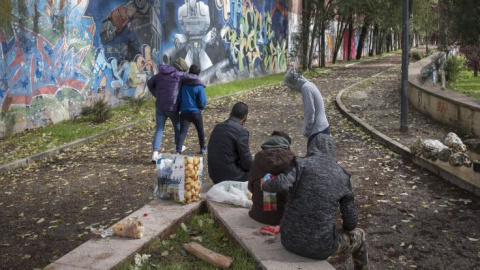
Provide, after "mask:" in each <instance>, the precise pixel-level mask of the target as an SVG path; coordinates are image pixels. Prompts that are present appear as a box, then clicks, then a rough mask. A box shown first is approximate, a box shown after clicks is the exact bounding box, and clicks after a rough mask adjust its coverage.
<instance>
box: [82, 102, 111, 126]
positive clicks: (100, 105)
mask: <svg viewBox="0 0 480 270" xmlns="http://www.w3.org/2000/svg"><path fill="white" fill-rule="evenodd" d="M80 114H81V115H82V116H83V117H85V118H87V119H88V120H90V121H92V122H93V123H96V124H100V123H103V122H105V121H107V120H108V119H110V118H111V117H112V115H113V114H112V107H111V106H110V105H108V104H107V103H106V102H105V101H103V100H98V101H96V102H95V103H94V104H93V105H92V106H85V107H83V108H82V111H81V112H80Z"/></svg>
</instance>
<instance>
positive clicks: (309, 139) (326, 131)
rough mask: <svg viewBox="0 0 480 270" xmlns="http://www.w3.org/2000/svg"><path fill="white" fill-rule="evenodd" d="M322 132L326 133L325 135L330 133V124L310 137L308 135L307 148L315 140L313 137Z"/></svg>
mask: <svg viewBox="0 0 480 270" xmlns="http://www.w3.org/2000/svg"><path fill="white" fill-rule="evenodd" d="M320 133H321V134H325V135H330V126H328V127H327V128H326V129H324V130H322V131H320V132H317V133H314V134H312V135H310V137H308V142H307V148H308V146H310V143H311V142H312V141H313V138H315V136H317V135H318V134H320Z"/></svg>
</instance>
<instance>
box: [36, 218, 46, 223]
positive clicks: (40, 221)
mask: <svg viewBox="0 0 480 270" xmlns="http://www.w3.org/2000/svg"><path fill="white" fill-rule="evenodd" d="M44 221H45V219H44V218H41V219H39V220H38V221H37V224H40V223H42V222H44Z"/></svg>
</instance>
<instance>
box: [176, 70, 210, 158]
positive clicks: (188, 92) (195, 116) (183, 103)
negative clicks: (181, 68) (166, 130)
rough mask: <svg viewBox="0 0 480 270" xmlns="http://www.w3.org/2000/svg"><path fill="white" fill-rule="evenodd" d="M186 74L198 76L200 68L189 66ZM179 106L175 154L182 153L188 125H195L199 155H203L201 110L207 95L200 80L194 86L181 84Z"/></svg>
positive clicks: (204, 149) (204, 150)
mask: <svg viewBox="0 0 480 270" xmlns="http://www.w3.org/2000/svg"><path fill="white" fill-rule="evenodd" d="M188 73H189V74H190V75H191V76H192V77H193V76H197V77H198V74H200V68H199V67H198V66H197V65H191V66H190V69H189V71H188ZM179 98H180V100H179V104H180V137H179V140H178V144H177V149H176V153H178V154H180V153H181V152H182V146H183V143H184V142H185V138H186V137H187V133H188V128H189V127H190V123H193V124H194V125H195V128H196V129H197V134H198V142H199V144H200V151H199V154H205V153H206V152H207V148H206V147H205V133H204V131H203V117H202V110H203V109H204V108H205V105H206V104H207V95H206V93H205V85H204V84H202V83H201V82H200V79H198V80H197V81H195V84H188V83H186V84H183V85H182V89H181V90H180V96H179Z"/></svg>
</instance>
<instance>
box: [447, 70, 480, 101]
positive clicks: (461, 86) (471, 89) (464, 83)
mask: <svg viewBox="0 0 480 270" xmlns="http://www.w3.org/2000/svg"><path fill="white" fill-rule="evenodd" d="M449 89H451V90H454V91H457V92H459V93H462V94H465V95H467V96H469V97H472V98H476V99H480V76H477V77H475V76H473V71H471V70H464V71H461V72H460V76H459V77H458V78H457V80H456V81H455V82H454V83H450V84H449Z"/></svg>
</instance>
